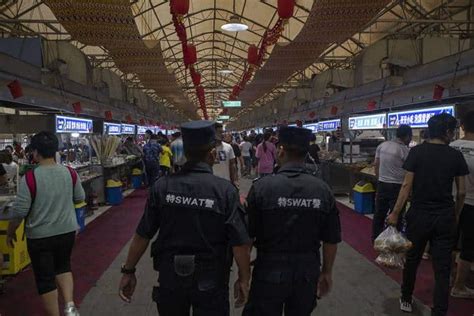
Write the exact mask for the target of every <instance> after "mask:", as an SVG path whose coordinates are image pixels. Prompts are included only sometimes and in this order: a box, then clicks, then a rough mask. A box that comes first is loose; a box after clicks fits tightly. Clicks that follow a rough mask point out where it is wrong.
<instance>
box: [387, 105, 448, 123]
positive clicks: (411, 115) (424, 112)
mask: <svg viewBox="0 0 474 316" xmlns="http://www.w3.org/2000/svg"><path fill="white" fill-rule="evenodd" d="M441 113H448V114H450V115H452V116H454V106H453V105H449V106H441V107H436V108H427V109H419V110H412V111H403V112H393V113H388V127H389V128H397V127H399V126H400V125H410V126H411V127H412V128H425V127H428V121H429V119H430V118H431V117H433V116H435V115H437V114H441Z"/></svg>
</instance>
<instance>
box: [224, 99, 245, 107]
mask: <svg viewBox="0 0 474 316" xmlns="http://www.w3.org/2000/svg"><path fill="white" fill-rule="evenodd" d="M222 106H223V107H225V108H240V107H241V106H242V102H241V101H222Z"/></svg>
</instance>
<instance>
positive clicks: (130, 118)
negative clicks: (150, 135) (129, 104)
mask: <svg viewBox="0 0 474 316" xmlns="http://www.w3.org/2000/svg"><path fill="white" fill-rule="evenodd" d="M125 120H126V121H127V123H129V124H130V123H132V116H131V115H130V114H128V115H127V116H125Z"/></svg>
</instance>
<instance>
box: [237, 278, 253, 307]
mask: <svg viewBox="0 0 474 316" xmlns="http://www.w3.org/2000/svg"><path fill="white" fill-rule="evenodd" d="M249 288H250V286H249V281H241V280H240V279H239V280H237V281H235V283H234V298H235V303H234V306H235V308H240V307H243V306H245V304H246V303H247V300H248V298H249Z"/></svg>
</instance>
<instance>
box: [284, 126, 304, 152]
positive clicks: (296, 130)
mask: <svg viewBox="0 0 474 316" xmlns="http://www.w3.org/2000/svg"><path fill="white" fill-rule="evenodd" d="M278 140H279V144H286V145H293V146H298V147H302V148H308V147H309V143H310V141H311V130H309V129H307V128H301V127H281V128H280V131H279V133H278Z"/></svg>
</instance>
